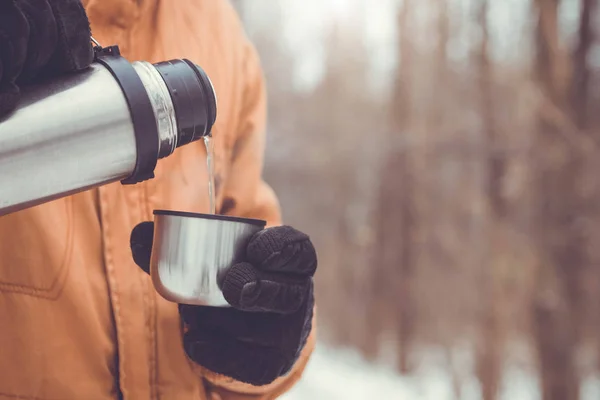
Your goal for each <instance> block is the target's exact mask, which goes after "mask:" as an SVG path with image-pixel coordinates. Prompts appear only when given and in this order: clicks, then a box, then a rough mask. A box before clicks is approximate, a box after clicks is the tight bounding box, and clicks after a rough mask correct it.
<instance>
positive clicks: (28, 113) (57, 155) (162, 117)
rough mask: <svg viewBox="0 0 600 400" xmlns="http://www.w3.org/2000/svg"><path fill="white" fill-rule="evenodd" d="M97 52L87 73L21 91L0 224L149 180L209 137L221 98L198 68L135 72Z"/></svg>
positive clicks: (2, 142)
mask: <svg viewBox="0 0 600 400" xmlns="http://www.w3.org/2000/svg"><path fill="white" fill-rule="evenodd" d="M95 52H96V57H95V60H94V63H92V65H91V67H90V68H88V69H87V70H86V71H83V72H81V73H76V74H71V75H67V76H62V77H59V78H56V79H54V80H52V81H51V82H44V83H42V84H39V85H35V86H31V87H27V88H24V89H23V91H22V97H21V102H20V104H19V107H18V108H17V110H16V111H15V112H14V113H12V114H11V115H9V116H8V117H6V118H5V119H4V120H0V216H1V215H5V214H8V213H11V212H15V211H18V210H21V209H23V208H27V207H31V206H35V205H38V204H41V203H44V202H47V201H50V200H53V199H57V198H59V197H63V196H66V195H69V194H73V193H77V192H80V191H83V190H86V189H89V188H92V187H96V186H101V185H104V184H107V183H110V182H114V181H118V180H121V182H122V183H123V184H135V183H138V182H142V181H144V180H147V179H151V178H153V177H154V168H155V166H156V163H157V161H158V160H159V159H161V158H164V157H167V156H169V155H170V154H172V153H173V151H175V149H176V148H177V147H180V146H183V145H185V144H188V143H190V142H193V141H196V140H198V139H200V138H202V137H203V136H205V135H209V134H210V132H211V128H212V125H213V124H214V122H215V119H216V97H215V92H214V89H213V87H212V84H211V82H210V79H209V78H208V76H207V75H206V74H205V72H204V71H203V70H202V69H201V68H200V67H198V66H197V65H195V64H194V63H192V62H190V61H188V60H185V59H178V60H171V61H166V62H161V63H157V64H150V63H147V62H143V61H141V62H133V63H130V62H128V61H127V60H125V59H124V58H123V57H121V55H120V53H119V49H118V47H116V46H111V47H106V48H102V47H100V46H96V47H95Z"/></svg>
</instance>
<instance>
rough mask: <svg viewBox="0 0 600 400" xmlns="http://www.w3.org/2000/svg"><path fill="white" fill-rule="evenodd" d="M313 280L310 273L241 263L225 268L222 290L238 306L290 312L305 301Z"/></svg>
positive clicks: (252, 309)
mask: <svg viewBox="0 0 600 400" xmlns="http://www.w3.org/2000/svg"><path fill="white" fill-rule="evenodd" d="M312 284H313V283H312V278H311V277H310V276H301V275H289V274H281V273H272V272H265V271H260V270H258V269H256V268H254V267H253V266H252V265H251V264H248V263H240V264H236V265H234V266H233V267H231V268H230V269H229V270H228V271H227V272H226V274H225V276H224V278H223V280H222V284H221V290H222V292H223V296H224V297H225V300H227V302H228V303H229V304H231V305H232V306H233V307H235V308H237V309H240V310H243V311H252V312H273V313H278V314H292V313H294V312H296V311H298V310H299V309H300V307H301V306H302V305H303V304H304V303H305V302H306V301H307V298H308V296H309V295H310V294H311V293H312V290H311V289H312Z"/></svg>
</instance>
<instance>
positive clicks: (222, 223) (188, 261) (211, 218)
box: [150, 210, 266, 307]
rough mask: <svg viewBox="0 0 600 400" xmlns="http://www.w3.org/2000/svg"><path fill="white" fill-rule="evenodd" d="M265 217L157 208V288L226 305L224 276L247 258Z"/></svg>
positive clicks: (176, 298)
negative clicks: (249, 243) (246, 254)
mask: <svg viewBox="0 0 600 400" xmlns="http://www.w3.org/2000/svg"><path fill="white" fill-rule="evenodd" d="M265 225H266V222H265V221H261V220H256V219H249V218H238V217H228V216H222V215H214V214H195V213H187V212H179V211H167V210H155V211H154V239H153V240H154V241H153V245H152V256H151V259H150V274H151V276H152V283H153V284H154V287H155V289H156V291H157V292H158V293H159V294H160V295H161V296H163V297H164V298H165V299H167V300H169V301H173V302H176V303H182V304H192V305H204V306H213V307H228V306H229V303H228V302H227V301H226V300H225V298H224V297H223V293H222V292H221V289H220V284H219V283H220V281H221V279H222V277H223V273H224V272H225V271H226V270H227V269H228V268H229V267H231V266H232V265H234V264H236V263H238V262H240V261H243V260H244V256H245V253H246V247H247V245H248V242H249V241H250V238H251V237H252V236H253V235H254V234H255V233H257V232H259V231H260V230H262V229H264V227H265Z"/></svg>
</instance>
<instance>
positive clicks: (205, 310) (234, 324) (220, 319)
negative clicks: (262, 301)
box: [179, 304, 300, 348]
mask: <svg viewBox="0 0 600 400" xmlns="http://www.w3.org/2000/svg"><path fill="white" fill-rule="evenodd" d="M179 314H180V316H181V319H182V320H183V322H185V323H186V325H188V327H189V328H190V330H191V331H213V332H218V333H220V334H222V335H224V336H230V337H234V338H236V340H238V341H240V342H244V343H248V344H253V345H258V346H264V347H278V348H280V347H281V346H282V345H283V341H284V340H285V339H286V338H285V333H286V330H289V329H293V326H291V325H294V321H291V318H288V319H285V318H281V317H282V316H281V315H278V314H273V313H248V312H245V311H241V310H238V309H235V308H228V307H205V306H192V305H186V304H180V305H179ZM299 328H300V327H299ZM288 336H289V335H288Z"/></svg>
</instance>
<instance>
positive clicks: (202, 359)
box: [183, 330, 293, 386]
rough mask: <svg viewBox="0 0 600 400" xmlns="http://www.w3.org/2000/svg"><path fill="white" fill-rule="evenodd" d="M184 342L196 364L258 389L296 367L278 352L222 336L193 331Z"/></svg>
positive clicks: (187, 334)
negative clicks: (292, 366)
mask: <svg viewBox="0 0 600 400" xmlns="http://www.w3.org/2000/svg"><path fill="white" fill-rule="evenodd" d="M183 342H184V348H185V352H186V354H187V355H188V357H189V358H190V359H191V360H192V361H194V362H195V363H197V364H199V365H202V366H203V367H205V368H207V369H209V370H211V371H213V372H216V373H218V374H222V375H225V376H228V377H231V378H233V379H235V380H238V381H241V382H245V383H249V384H252V385H256V386H262V385H267V384H269V383H271V382H273V381H274V380H275V379H277V378H278V377H279V376H281V375H283V374H284V373H286V372H287V371H288V370H289V369H290V368H291V364H293V362H292V361H291V360H288V359H287V358H286V357H284V356H283V354H281V352H280V351H279V350H278V349H276V348H271V347H263V346H257V345H252V344H248V343H243V342H240V341H238V340H235V339H234V338H231V337H229V336H224V335H223V334H221V333H219V332H213V331H209V330H198V331H189V332H187V333H186V334H185V336H184V340H183Z"/></svg>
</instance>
